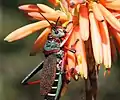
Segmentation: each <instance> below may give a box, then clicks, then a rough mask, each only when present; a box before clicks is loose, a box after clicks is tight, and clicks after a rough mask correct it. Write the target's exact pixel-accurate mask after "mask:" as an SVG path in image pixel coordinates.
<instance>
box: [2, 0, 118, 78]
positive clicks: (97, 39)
mask: <svg viewBox="0 0 120 100" xmlns="http://www.w3.org/2000/svg"><path fill="white" fill-rule="evenodd" d="M49 1H50V2H51V3H52V4H54V5H55V6H59V7H60V10H55V9H52V8H51V7H49V6H46V5H44V4H37V5H32V4H28V5H22V6H20V7H19V9H20V10H23V11H24V12H25V13H27V15H28V16H30V17H32V18H33V19H35V20H39V21H38V22H35V23H33V24H29V25H26V26H24V27H22V28H19V29H17V30H15V31H14V32H12V33H11V34H9V35H8V36H7V37H6V38H5V39H4V40H6V41H8V42H12V41H15V40H18V39H22V38H24V37H26V36H28V35H30V34H32V33H33V32H36V31H38V30H40V29H42V28H46V29H45V30H44V31H43V32H42V33H41V34H40V36H39V37H38V38H37V40H36V41H35V43H34V46H33V51H32V52H31V54H35V53H36V52H38V51H39V50H40V48H43V46H44V44H45V41H46V39H47V36H48V33H49V32H50V31H51V30H50V29H51V27H50V24H49V23H48V22H47V21H46V20H45V19H44V18H43V16H45V17H46V19H48V20H49V21H50V22H51V23H54V22H55V21H56V20H57V19H58V17H60V20H59V22H60V23H61V25H62V26H66V25H67V23H69V22H72V23H71V24H69V25H67V29H66V30H67V31H68V33H67V34H66V37H65V38H64V42H63V43H62V44H61V46H66V47H67V48H73V49H75V50H76V53H75V54H73V53H71V52H70V51H67V52H65V54H66V57H65V59H66V60H65V61H67V63H68V64H67V65H66V69H70V68H72V67H74V68H76V70H77V72H78V74H80V75H81V76H82V77H84V78H86V79H87V77H88V75H87V68H88V67H87V66H88V65H89V62H87V59H88V58H87V56H86V52H88V51H86V49H85V42H87V41H88V40H91V43H92V51H93V55H92V56H93V57H94V60H95V65H101V64H103V65H104V66H105V68H106V69H110V68H111V59H113V58H114V56H116V54H117V53H116V48H117V49H118V50H119V51H120V22H119V19H120V3H119V2H120V0H49ZM40 13H42V15H43V16H42V15H41V14H40ZM113 38H115V41H114V40H113ZM41 40H42V42H40V41H41ZM76 41H77V42H76ZM111 54H112V56H113V58H111Z"/></svg>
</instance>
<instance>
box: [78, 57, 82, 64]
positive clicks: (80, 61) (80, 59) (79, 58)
mask: <svg viewBox="0 0 120 100" xmlns="http://www.w3.org/2000/svg"><path fill="white" fill-rule="evenodd" d="M77 61H78V64H82V56H81V55H78V56H77Z"/></svg>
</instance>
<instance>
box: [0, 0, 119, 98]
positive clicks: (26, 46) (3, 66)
mask: <svg viewBox="0 0 120 100" xmlns="http://www.w3.org/2000/svg"><path fill="white" fill-rule="evenodd" d="M30 3H33V4H35V3H44V4H49V3H48V1H47V0H2V2H1V6H0V100H43V99H42V98H43V97H41V96H40V94H39V85H33V86H27V87H24V86H22V85H21V84H20V82H21V80H22V79H23V78H24V77H25V76H26V75H27V74H28V73H29V72H30V71H31V70H32V69H33V68H34V67H35V66H37V64H38V63H39V62H40V61H42V59H43V58H44V56H43V54H42V53H40V54H38V55H37V56H35V57H30V56H29V52H30V50H31V47H32V45H33V43H34V41H35V39H36V37H37V36H38V33H34V34H33V35H30V36H28V37H27V38H25V39H22V40H19V41H16V42H13V43H7V42H5V41H3V40H4V38H5V37H6V36H7V35H8V34H9V33H10V32H12V31H14V30H15V29H17V28H20V27H21V26H24V25H26V24H29V23H31V21H29V20H28V19H27V17H26V16H25V15H24V14H23V13H22V12H21V11H19V10H18V8H17V7H18V6H19V5H22V4H30ZM119 65H120V64H119V62H116V64H115V65H113V68H112V71H111V75H110V76H107V77H105V78H104V76H103V70H101V71H100V75H99V87H100V89H99V96H98V97H99V98H98V100H113V99H114V100H120V85H119V84H120V78H119V77H120V71H119V70H120V68H119ZM34 79H39V74H37V75H36V77H35V78H34ZM83 87H84V81H83V80H80V81H79V82H73V81H72V82H71V84H70V85H69V88H68V91H67V93H66V94H65V96H64V97H62V98H61V100H73V99H74V100H84V99H83V98H81V97H82V96H83V95H84V89H83Z"/></svg>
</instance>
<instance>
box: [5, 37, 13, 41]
mask: <svg viewBox="0 0 120 100" xmlns="http://www.w3.org/2000/svg"><path fill="white" fill-rule="evenodd" d="M4 41H7V42H12V40H11V39H10V38H9V37H8V36H7V37H5V38H4Z"/></svg>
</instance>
